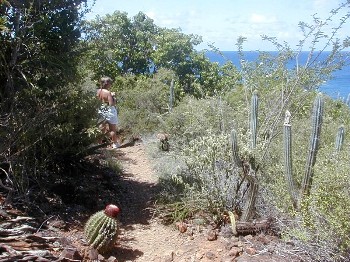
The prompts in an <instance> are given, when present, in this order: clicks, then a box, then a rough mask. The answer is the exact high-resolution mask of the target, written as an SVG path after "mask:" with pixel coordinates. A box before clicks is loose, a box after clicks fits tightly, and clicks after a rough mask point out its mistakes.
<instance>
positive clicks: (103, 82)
mask: <svg viewBox="0 0 350 262" xmlns="http://www.w3.org/2000/svg"><path fill="white" fill-rule="evenodd" d="M111 83H112V78H110V77H109V76H104V77H101V80H100V87H101V88H105V87H106V85H108V84H111Z"/></svg>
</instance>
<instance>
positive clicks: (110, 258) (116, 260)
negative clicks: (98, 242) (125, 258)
mask: <svg viewBox="0 0 350 262" xmlns="http://www.w3.org/2000/svg"><path fill="white" fill-rule="evenodd" d="M107 262H118V259H117V258H116V257H113V256H110V257H109V258H108V259H107Z"/></svg>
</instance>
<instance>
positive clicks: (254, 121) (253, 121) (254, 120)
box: [250, 90, 259, 149]
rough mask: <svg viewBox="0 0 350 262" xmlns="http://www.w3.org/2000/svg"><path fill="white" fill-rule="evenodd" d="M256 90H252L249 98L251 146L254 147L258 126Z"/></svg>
mask: <svg viewBox="0 0 350 262" xmlns="http://www.w3.org/2000/svg"><path fill="white" fill-rule="evenodd" d="M258 106H259V101H258V92H257V91H256V90H255V91H254V92H253V96H252V100H251V113H250V132H251V148H252V149H255V148H256V139H257V128H258Z"/></svg>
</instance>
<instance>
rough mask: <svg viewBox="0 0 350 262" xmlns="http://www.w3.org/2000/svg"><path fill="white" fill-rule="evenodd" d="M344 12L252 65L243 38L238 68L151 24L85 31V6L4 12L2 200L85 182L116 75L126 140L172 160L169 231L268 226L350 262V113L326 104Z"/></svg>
mask: <svg viewBox="0 0 350 262" xmlns="http://www.w3.org/2000/svg"><path fill="white" fill-rule="evenodd" d="M348 8H349V2H346V3H344V4H342V5H340V6H339V8H337V9H335V10H332V11H331V13H330V17H328V18H327V19H326V20H325V21H323V20H321V19H320V18H318V17H316V16H315V17H314V23H313V24H310V25H309V24H306V23H300V24H299V26H300V29H301V31H302V33H303V35H304V38H303V39H301V40H300V43H299V45H298V47H297V48H296V49H293V48H291V47H290V46H288V44H287V43H284V44H280V43H278V41H277V39H275V38H271V37H268V36H264V37H263V39H265V40H266V41H270V42H271V43H273V44H274V46H275V48H276V50H277V51H278V52H276V53H274V54H271V53H267V52H259V57H258V59H257V60H256V61H248V60H247V59H245V57H244V52H243V50H244V42H245V40H246V39H244V38H239V39H238V41H237V49H238V50H239V55H240V61H241V64H240V67H239V68H236V67H235V66H234V65H233V64H232V63H231V62H227V63H226V64H223V65H219V64H218V63H212V62H210V61H209V59H208V58H207V57H206V54H205V52H204V51H202V52H199V51H196V50H195V47H196V46H197V45H198V44H200V43H201V37H200V36H196V35H186V34H183V33H182V32H181V30H180V29H167V28H160V27H158V26H156V25H155V24H154V23H153V21H152V19H150V18H149V17H147V16H146V15H145V14H143V13H141V12H140V13H138V14H137V15H136V16H134V17H133V18H129V17H128V16H127V14H126V13H122V12H119V11H116V12H114V13H113V14H108V15H106V16H104V17H96V19H93V20H91V21H85V20H83V18H84V14H85V13H86V12H87V11H88V9H87V6H86V5H85V1H84V0H71V1H20V2H19V1H10V0H9V1H4V2H1V6H0V12H1V13H0V38H1V39H0V40H1V43H4V44H3V45H1V46H0V80H1V81H0V83H1V85H2V88H1V90H0V100H1V106H0V139H1V143H0V164H1V166H0V167H1V169H0V170H1V177H0V178H1V181H0V182H1V183H0V186H1V187H2V190H4V192H5V193H6V194H7V195H15V196H16V198H15V199H20V201H21V202H22V203H23V202H24V203H26V204H27V205H29V204H30V203H32V202H31V201H32V200H33V199H35V197H34V195H33V194H34V193H33V192H35V194H37V195H39V196H44V195H45V194H46V193H47V192H49V191H50V190H51V189H52V188H51V185H54V184H55V183H56V182H57V181H64V180H67V179H72V177H73V178H74V177H75V178H77V179H78V177H79V173H80V172H83V167H84V163H85V161H86V156H87V155H89V154H91V152H93V148H94V147H93V145H94V143H96V139H97V137H98V136H100V135H101V134H100V133H99V130H98V129H97V127H96V111H97V110H96V108H97V106H98V105H97V102H96V99H95V92H94V88H95V86H96V84H95V82H96V80H98V79H99V78H100V77H101V76H102V75H109V76H111V77H112V78H113V79H114V83H113V89H114V90H113V91H116V92H117V94H118V95H117V96H118V105H119V112H120V119H121V128H122V131H124V132H125V133H129V134H141V135H145V134H155V133H157V132H165V133H167V134H169V138H170V140H169V143H170V147H169V151H167V152H162V151H159V149H157V150H156V153H154V154H157V157H156V158H155V161H157V163H158V171H159V174H160V176H161V179H160V181H161V185H162V186H163V189H164V191H163V192H162V194H161V196H160V197H161V199H160V200H161V201H162V203H163V204H165V205H168V207H170V209H171V210H174V211H173V220H181V219H184V218H186V217H188V216H191V215H193V214H194V213H196V212H198V211H200V212H198V213H202V212H206V213H207V214H208V213H209V214H210V215H211V216H212V218H211V219H212V220H214V221H216V222H217V223H224V220H223V216H224V215H225V214H230V215H231V216H232V215H233V217H234V216H236V217H237V218H238V219H239V220H250V219H259V218H266V217H269V216H271V217H273V218H275V221H274V223H275V224H276V226H277V228H276V229H275V230H276V233H278V234H279V235H280V236H281V237H283V238H285V239H286V240H287V239H288V241H292V242H293V243H294V244H295V245H297V246H298V247H299V248H300V250H304V251H305V253H308V256H309V258H310V259H311V260H313V261H329V260H346V259H348V250H349V248H350V238H349V235H350V222H349V219H348V218H349V215H350V214H349V209H348V208H347V205H348V203H349V200H350V193H349V190H348V188H349V186H350V185H349V181H350V179H349V174H350V173H349V168H348V166H349V165H348V163H349V157H350V154H349V152H348V150H347V148H349V143H350V142H349V141H348V139H347V132H348V130H349V127H350V114H349V113H350V112H349V110H350V109H349V106H348V105H347V104H346V103H344V102H343V101H340V100H334V99H331V98H329V97H327V96H325V95H320V94H318V92H317V89H318V87H319V86H320V84H321V83H322V82H323V81H325V80H328V79H330V78H331V75H332V72H334V71H335V70H337V69H340V68H342V67H343V66H344V65H346V62H347V61H348V60H347V59H348V53H347V52H344V50H346V48H348V47H349V43H350V42H349V38H348V37H347V38H345V39H338V38H337V33H338V32H339V30H340V28H341V26H342V25H343V24H344V23H346V22H347V21H348V18H349V13H348V12H346V14H345V15H344V16H341V18H340V20H339V23H338V25H337V26H336V27H335V28H334V29H333V32H332V34H331V35H329V36H328V35H326V34H324V32H323V29H324V27H325V26H326V25H327V23H326V22H329V21H334V20H336V19H337V17H338V15H341V14H342V12H344V10H347V9H348ZM321 40H323V41H322V42H325V45H324V46H322V47H321V48H320V47H319V42H321ZM324 40H326V41H324ZM305 49H307V50H310V52H309V56H308V59H307V61H305V63H301V62H300V61H299V55H300V52H302V51H303V50H305ZM328 49H331V52H329V53H326V54H325V53H324V50H328ZM317 50H320V51H317ZM291 62H293V63H294V65H295V66H294V67H293V68H291V67H290V63H291ZM286 111H288V113H287V117H286ZM305 123H311V124H310V125H305ZM310 134H311V135H310ZM155 148H158V147H155ZM48 185H49V186H48ZM33 189H35V190H33Z"/></svg>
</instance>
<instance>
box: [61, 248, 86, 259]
mask: <svg viewBox="0 0 350 262" xmlns="http://www.w3.org/2000/svg"><path fill="white" fill-rule="evenodd" d="M59 258H60V259H62V258H66V259H69V260H78V261H79V260H82V259H83V258H82V256H81V255H80V254H79V252H78V250H77V249H75V248H66V249H64V250H63V251H62V253H61V255H60V257H59Z"/></svg>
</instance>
